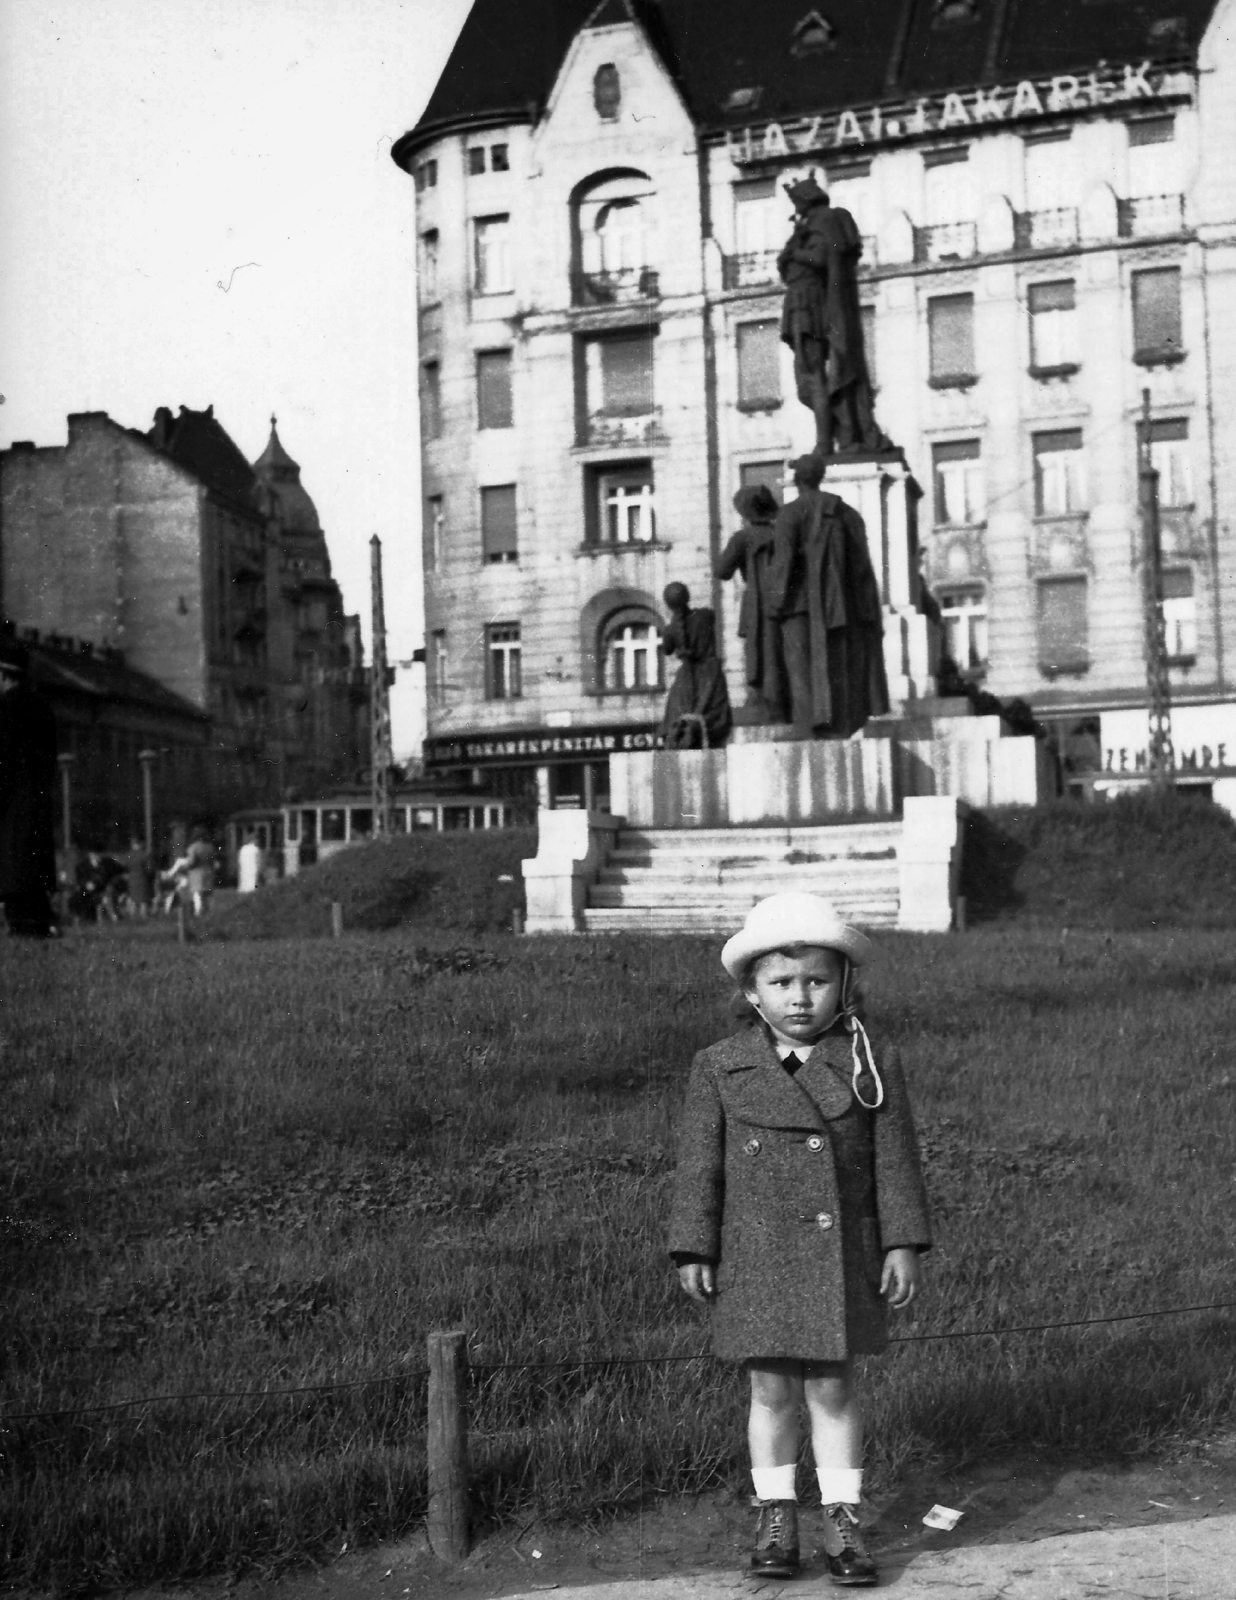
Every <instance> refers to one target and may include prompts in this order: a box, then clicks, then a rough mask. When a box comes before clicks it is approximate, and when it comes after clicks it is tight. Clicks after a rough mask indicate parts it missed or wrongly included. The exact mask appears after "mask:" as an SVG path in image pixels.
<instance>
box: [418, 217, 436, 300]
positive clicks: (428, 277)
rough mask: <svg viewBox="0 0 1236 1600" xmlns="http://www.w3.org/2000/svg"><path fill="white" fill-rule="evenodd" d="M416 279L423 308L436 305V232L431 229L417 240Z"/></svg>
mask: <svg viewBox="0 0 1236 1600" xmlns="http://www.w3.org/2000/svg"><path fill="white" fill-rule="evenodd" d="M416 278H417V283H418V285H419V287H420V299H421V304H422V305H423V306H431V305H436V304H437V300H438V230H437V229H436V228H431V229H430V230H429V232H428V233H422V234H421V236H420V239H419V240H418V250H417V262H416Z"/></svg>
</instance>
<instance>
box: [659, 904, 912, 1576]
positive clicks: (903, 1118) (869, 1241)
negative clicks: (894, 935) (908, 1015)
mask: <svg viewBox="0 0 1236 1600" xmlns="http://www.w3.org/2000/svg"><path fill="white" fill-rule="evenodd" d="M870 952H871V946H870V942H869V941H868V940H867V939H866V938H865V937H864V935H863V934H861V933H860V932H859V931H858V930H857V929H856V928H852V927H850V926H849V925H848V924H847V923H845V922H844V921H843V920H842V919H841V917H840V916H839V915H838V914H837V912H836V911H835V910H834V909H833V907H832V906H831V905H829V903H828V902H827V901H825V900H821V899H819V898H818V897H817V896H815V895H811V894H775V895H771V896H769V898H768V899H766V900H761V901H760V902H759V903H758V904H757V905H755V906H754V907H753V908H752V910H751V912H750V914H749V915H748V917H747V920H746V922H745V924H744V925H743V927H742V928H741V929H740V931H739V932H738V933H736V934H735V935H734V937H733V938H732V939H730V941H729V942H728V943H727V944H726V946H725V948H724V949H723V950H722V952H721V962H722V965H723V966H724V967H725V970H726V971H727V972H728V973H729V974H730V976H731V977H732V978H734V979H735V980H736V982H737V983H738V985H739V987H740V988H741V990H742V992H743V994H744V996H745V998H746V1000H747V1002H748V1004H749V1005H750V1007H751V1008H752V1010H753V1012H754V1013H755V1015H754V1016H753V1018H752V1020H751V1022H750V1023H749V1024H747V1025H744V1026H742V1027H741V1028H740V1029H739V1031H738V1032H737V1033H736V1034H734V1035H732V1036H731V1037H730V1038H728V1039H723V1040H721V1042H720V1043H719V1044H715V1045H713V1046H712V1047H711V1048H710V1049H708V1050H704V1051H701V1053H700V1054H699V1055H698V1056H696V1058H695V1062H694V1065H693V1067H692V1071H691V1080H690V1085H689V1087H688V1089H687V1097H686V1104H685V1107H684V1111H683V1116H682V1121H681V1124H680V1127H679V1154H678V1173H677V1182H676V1187H675V1195H674V1211H673V1218H672V1221H671V1223H670V1240H669V1249H670V1254H671V1255H672V1256H673V1258H674V1260H675V1261H676V1263H677V1265H678V1275H679V1278H680V1280H681V1282H682V1286H683V1288H684V1289H685V1290H686V1292H687V1293H688V1294H689V1295H690V1296H691V1297H692V1299H694V1300H698V1301H701V1302H702V1303H706V1304H709V1305H711V1307H712V1329H713V1348H714V1350H715V1351H716V1354H717V1355H718V1356H720V1357H721V1358H722V1359H723V1360H729V1361H739V1360H741V1361H744V1362H745V1364H746V1367H747V1371H748V1373H749V1374H750V1382H751V1410H750V1415H749V1420H748V1428H747V1437H748V1443H749V1446H750V1450H751V1476H752V1478H753V1480H754V1483H755V1494H756V1499H757V1501H758V1502H759V1521H758V1524H757V1528H756V1540H755V1548H754V1550H753V1552H752V1555H751V1568H752V1570H753V1572H755V1573H758V1574H760V1575H762V1576H767V1577H789V1576H790V1575H791V1574H792V1573H793V1572H795V1571H796V1570H797V1568H798V1564H799V1555H798V1517H797V1508H796V1504H795V1501H796V1495H795V1488H794V1468H795V1463H796V1461H797V1458H798V1417H799V1407H800V1405H801V1403H802V1402H803V1401H804V1400H805V1401H806V1405H807V1413H808V1416H809V1418H810V1423H811V1443H812V1449H813V1452H814V1455H815V1463H816V1473H817V1476H818V1478H819V1485H820V1496H821V1500H822V1502H823V1505H824V1527H825V1533H824V1553H825V1562H826V1565H827V1568H828V1572H829V1575H830V1577H831V1578H832V1580H833V1582H834V1583H839V1584H873V1583H875V1581H876V1571H875V1565H874V1563H873V1562H872V1559H871V1556H870V1555H869V1553H868V1551H867V1549H866V1547H865V1545H864V1543H863V1539H862V1535H861V1534H860V1532H859V1527H858V1518H857V1510H858V1501H859V1493H860V1489H861V1485H862V1465H861V1463H862V1419H861V1415H860V1412H859V1406H858V1400H857V1397H856V1395H855V1392H854V1386H853V1381H852V1377H851V1371H850V1358H851V1357H852V1356H854V1355H869V1354H876V1353H877V1352H879V1351H882V1350H884V1349H885V1347H886V1345H887V1343H888V1326H887V1323H888V1307H889V1306H892V1307H898V1306H905V1305H908V1304H909V1303H910V1301H911V1300H912V1299H913V1298H914V1293H915V1289H916V1288H917V1284H918V1253H919V1251H920V1250H925V1249H927V1248H928V1246H929V1245H930V1242H931V1235H930V1227H929V1223H928V1217H927V1201H926V1195H925V1193H924V1190H923V1180H922V1173H921V1171H920V1168H919V1158H918V1147H917V1142H916V1140H915V1135H914V1124H913V1121H912V1118H911V1113H910V1104H909V1100H908V1099H907V1096H906V1089H905V1084H904V1081H903V1079H902V1075H901V1068H900V1064H899V1062H898V1060H897V1056H896V1053H895V1052H894V1051H892V1050H888V1051H885V1052H883V1053H882V1054H881V1057H880V1060H879V1064H878V1066H877V1062H876V1059H875V1057H874V1056H873V1054H872V1050H871V1046H870V1043H869V1042H868V1039H867V1034H866V1031H865V1029H864V1028H863V1025H862V1023H861V1022H860V1021H859V1019H858V1017H857V1016H856V1014H855V1005H856V989H855V983H854V975H855V970H856V968H858V967H859V966H861V965H862V963H863V962H864V961H866V959H867V958H868V956H869V954H870Z"/></svg>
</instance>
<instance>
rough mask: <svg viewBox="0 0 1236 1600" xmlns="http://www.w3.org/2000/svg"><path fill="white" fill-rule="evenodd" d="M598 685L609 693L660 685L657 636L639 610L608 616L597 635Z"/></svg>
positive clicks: (654, 625)
mask: <svg viewBox="0 0 1236 1600" xmlns="http://www.w3.org/2000/svg"><path fill="white" fill-rule="evenodd" d="M600 658H601V688H602V690H608V691H610V692H611V693H616V692H619V691H630V690H633V689H634V690H639V689H648V690H658V689H660V687H661V637H660V633H659V631H658V628H657V624H656V621H655V620H654V619H653V618H652V617H651V616H650V615H649V614H648V613H647V612H641V611H633V610H631V611H623V612H619V613H618V614H617V615H616V616H614V617H611V618H610V619H609V620H608V621H607V622H606V624H605V627H604V629H603V630H602V634H601V650H600Z"/></svg>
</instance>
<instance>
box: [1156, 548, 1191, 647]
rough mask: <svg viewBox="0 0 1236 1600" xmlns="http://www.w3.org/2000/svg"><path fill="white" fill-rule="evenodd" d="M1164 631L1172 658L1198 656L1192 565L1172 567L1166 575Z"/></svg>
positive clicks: (1164, 587) (1164, 583)
mask: <svg viewBox="0 0 1236 1600" xmlns="http://www.w3.org/2000/svg"><path fill="white" fill-rule="evenodd" d="M1163 633H1164V643H1165V645H1166V648H1167V655H1168V659H1169V660H1176V661H1180V660H1183V659H1189V660H1191V659H1192V658H1193V657H1194V656H1196V655H1197V601H1196V599H1195V598H1194V595H1193V569H1192V567H1170V568H1168V570H1167V571H1166V572H1164V574H1163Z"/></svg>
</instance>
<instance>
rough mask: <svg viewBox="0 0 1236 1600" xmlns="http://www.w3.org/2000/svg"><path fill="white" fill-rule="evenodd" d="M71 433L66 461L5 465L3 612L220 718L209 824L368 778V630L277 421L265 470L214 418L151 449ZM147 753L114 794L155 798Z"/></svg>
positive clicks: (204, 790) (92, 422)
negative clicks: (293, 795) (364, 654)
mask: <svg viewBox="0 0 1236 1600" xmlns="http://www.w3.org/2000/svg"><path fill="white" fill-rule="evenodd" d="M68 430H69V438H68V444H67V445H66V446H57V447H50V448H46V449H36V448H35V446H34V445H33V444H26V443H19V444H14V445H13V446H12V447H11V448H10V449H8V450H6V451H4V452H0V614H2V615H3V616H4V617H6V618H8V619H9V621H10V622H11V623H13V624H15V625H16V626H17V627H18V628H19V629H21V630H29V629H35V630H37V631H38V633H39V635H40V636H41V637H43V638H47V637H48V636H55V637H68V638H70V639H72V640H74V641H85V642H86V643H87V645H88V646H89V647H91V649H92V651H93V653H94V657H95V658H97V659H98V660H101V661H104V660H105V661H108V662H111V663H112V664H113V665H115V666H117V667H119V666H121V665H123V666H124V667H126V668H128V669H130V670H131V671H132V672H134V673H136V674H139V675H140V676H141V678H142V680H143V681H153V683H154V684H155V685H158V686H160V687H161V689H162V691H164V692H167V693H169V694H170V697H171V698H172V699H174V700H175V702H176V703H177V704H178V705H180V706H182V707H184V708H186V709H191V710H193V711H195V712H196V713H197V714H198V715H199V716H202V715H204V718H205V719H208V730H209V741H208V745H207V748H206V750H205V751H203V752H201V754H200V758H197V757H195V760H197V761H198V766H197V768H195V772H196V803H195V805H194V812H195V815H196V816H197V817H199V818H206V817H219V816H222V815H223V814H226V813H227V812H230V811H235V810H237V809H239V808H241V807H243V806H251V805H254V804H260V803H274V804H278V803H280V802H281V801H282V800H283V799H284V798H286V795H287V792H288V791H289V789H294V788H297V787H305V788H309V789H316V788H319V787H320V786H321V785H322V784H324V783H328V782H333V781H339V780H341V779H347V778H350V777H352V776H354V775H355V773H356V771H357V770H358V769H359V768H361V767H363V766H364V765H365V764H366V762H367V759H368V753H367V748H366V745H367V733H366V729H367V683H366V679H365V674H364V670H363V667H362V663H361V654H360V635H359V625H358V622H357V619H356V618H353V617H345V615H344V613H343V606H342V601H341V597H340V593H339V589H338V586H337V584H336V583H335V582H334V580H333V579H332V577H331V574H330V559H329V556H328V555H327V551H326V542H325V539H324V537H323V534H322V530H321V527H320V525H319V524H318V519H317V513H316V512H315V511H314V508H313V503H312V501H311V500H310V499H309V496H308V495H307V494H306V493H305V490H304V489H303V487H302V486H301V484H300V477H299V469H298V468H297V466H296V463H295V462H294V461H292V460H291V458H290V457H289V456H288V455H287V453H286V452H285V451H284V449H283V447H282V445H281V444H280V442H279V439H278V436H277V434H276V432H275V429H274V425H273V419H272V426H271V437H270V442H269V444H268V445H267V447H266V450H265V451H264V452H263V454H262V455H261V456H260V457H259V459H258V461H257V462H256V463H255V464H254V466H252V467H251V466H250V465H249V463H248V462H247V461H246V460H245V458H244V456H243V455H242V454H241V453H240V451H239V450H238V449H237V447H236V445H235V444H234V443H233V442H232V440H231V439H230V438H229V437H228V435H227V433H226V432H225V431H224V430H223V428H222V427H221V426H220V425H219V423H218V422H217V421H216V420H215V418H214V415H213V410H212V409H207V410H206V411H190V410H188V409H186V408H185V407H181V410H180V414H179V416H178V417H173V415H172V413H171V412H170V411H169V410H168V409H167V408H166V407H160V409H159V410H158V411H157V412H156V414H155V423H154V427H153V428H152V429H151V430H150V432H149V433H146V434H143V433H139V432H137V431H135V430H133V429H129V428H124V427H121V426H120V425H119V424H118V423H115V422H113V421H112V420H111V418H110V417H108V416H107V415H106V413H104V412H84V413H79V414H76V415H73V416H70V417H69V419H68ZM82 659H83V661H85V660H86V659H88V657H86V656H83V658H82ZM70 748H72V736H71V735H70ZM131 755H132V752H130V751H128V750H127V746H126V747H125V750H124V751H121V750H120V749H119V748H118V749H117V752H116V754H115V760H116V761H117V762H118V763H120V767H118V769H117V772H116V774H114V775H113V776H112V777H110V778H109V779H108V782H107V787H108V789H109V792H110V789H112V788H115V789H117V791H118V792H120V791H124V792H126V793H127V792H130V790H131V792H132V793H135V794H138V795H140V792H141V777H140V772H138V771H137V770H136V768H135V767H134V766H133V764H132V762H131V761H130V759H129V758H130V756H131ZM121 768H123V770H121ZM83 773H84V768H83ZM81 789H82V780H81V779H80V778H79V781H78V790H79V792H81Z"/></svg>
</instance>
